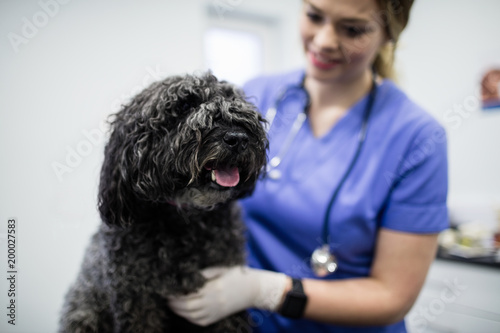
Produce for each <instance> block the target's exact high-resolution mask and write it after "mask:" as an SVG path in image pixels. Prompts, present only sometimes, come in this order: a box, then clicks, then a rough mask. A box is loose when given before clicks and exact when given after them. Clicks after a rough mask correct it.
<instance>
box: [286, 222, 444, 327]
mask: <svg viewBox="0 0 500 333" xmlns="http://www.w3.org/2000/svg"><path fill="white" fill-rule="evenodd" d="M436 248H437V234H410V233H403V232H397V231H392V230H389V229H384V228H382V229H381V230H380V231H379V234H378V237H377V245H376V253H375V258H374V261H373V265H372V271H371V275H370V277H368V278H359V279H346V280H340V281H324V280H313V279H304V280H303V286H304V291H305V293H306V295H308V303H307V306H306V309H305V314H304V316H305V317H306V318H309V319H312V320H316V321H320V322H326V323H332V324H339V325H357V326H358V325H387V324H391V323H394V322H397V321H399V320H401V319H403V318H404V316H405V315H406V313H407V312H408V311H409V310H410V308H411V307H412V305H413V303H414V302H415V300H416V298H417V296H418V294H419V292H420V289H421V287H422V285H423V283H424V281H425V277H426V275H427V271H428V269H429V266H430V264H431V262H432V260H433V259H434V256H435V254H436ZM290 285H291V283H289V284H288V287H287V289H288V288H290Z"/></svg>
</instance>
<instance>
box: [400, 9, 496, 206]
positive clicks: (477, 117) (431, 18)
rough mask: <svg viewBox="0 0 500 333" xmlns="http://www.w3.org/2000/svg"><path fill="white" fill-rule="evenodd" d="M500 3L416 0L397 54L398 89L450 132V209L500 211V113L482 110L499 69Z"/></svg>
mask: <svg viewBox="0 0 500 333" xmlns="http://www.w3.org/2000/svg"><path fill="white" fill-rule="evenodd" d="M498 13H500V2H499V1H497V0H477V1H468V0H439V1H431V0H419V1H416V2H415V5H414V8H413V13H412V19H411V21H410V25H409V27H408V30H407V31H406V32H405V33H404V35H403V36H402V41H401V48H400V52H399V54H398V59H399V68H400V72H401V84H402V86H403V87H404V88H405V90H406V91H407V92H408V93H409V94H410V95H411V96H412V97H413V98H414V99H415V100H417V101H418V102H419V103H420V104H421V105H423V106H424V107H425V108H427V110H429V111H430V112H431V113H433V114H434V116H435V117H436V118H437V119H438V120H439V121H440V122H441V123H442V124H443V125H445V127H446V129H447V134H448V139H449V146H448V148H449V162H450V167H449V171H450V197H449V199H450V200H449V202H450V205H451V207H452V208H454V207H457V209H458V208H463V206H471V209H472V208H475V207H477V206H484V209H487V210H488V209H489V210H491V209H492V207H494V206H496V207H498V208H500V173H499V170H500V150H499V148H498V145H499V143H500V131H499V130H498V129H499V128H500V112H499V111H496V112H493V111H490V112H484V111H482V110H481V109H480V107H479V103H478V101H479V99H478V92H479V84H480V81H481V76H482V74H484V71H485V70H486V69H487V68H488V67H489V66H493V65H496V67H497V68H499V67H500V38H498V36H497V35H498V34H497V33H498V32H499V31H500V20H498Z"/></svg>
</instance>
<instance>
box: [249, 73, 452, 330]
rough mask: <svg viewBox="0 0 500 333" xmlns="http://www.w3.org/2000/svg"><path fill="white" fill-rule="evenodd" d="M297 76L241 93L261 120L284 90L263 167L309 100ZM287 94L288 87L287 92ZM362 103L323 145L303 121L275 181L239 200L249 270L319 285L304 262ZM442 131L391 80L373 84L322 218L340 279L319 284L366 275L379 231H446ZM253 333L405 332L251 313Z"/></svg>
mask: <svg viewBox="0 0 500 333" xmlns="http://www.w3.org/2000/svg"><path fill="white" fill-rule="evenodd" d="M303 77H304V72H303V71H295V72H292V73H288V74H285V75H275V76H266V77H261V78H257V79H255V80H253V81H251V82H249V83H248V84H246V85H245V87H244V90H245V93H246V95H247V98H248V100H249V101H251V102H253V103H254V104H256V105H257V107H258V109H259V110H260V111H261V112H262V113H263V114H264V115H265V114H266V112H267V110H268V109H269V108H270V107H272V106H274V105H275V103H276V99H277V98H278V96H279V95H280V94H281V93H282V91H283V89H285V87H289V88H288V90H287V93H286V94H285V96H284V98H283V99H282V100H281V101H280V102H279V104H278V107H277V114H276V117H275V119H274V122H273V124H272V126H271V128H270V130H269V133H268V136H269V141H270V147H269V152H268V156H269V160H270V159H271V158H273V157H274V156H276V155H278V153H279V151H280V149H281V147H282V146H283V143H284V141H285V139H286V137H287V136H288V134H289V133H290V129H291V126H292V124H293V123H294V121H295V119H296V117H297V115H298V114H299V113H301V112H303V110H304V107H305V104H306V93H305V92H304V90H303V89H302V88H300V85H301V81H302V79H303ZM290 87H293V88H290ZM367 102H368V96H365V97H364V98H362V99H361V100H359V101H358V102H357V103H356V104H355V105H353V106H352V107H351V109H350V110H349V112H348V113H347V114H346V115H345V116H344V117H343V118H341V119H340V120H339V121H338V122H337V123H336V124H335V126H334V127H333V128H332V129H331V130H330V131H329V132H328V133H327V134H325V135H324V136H322V137H319V138H317V137H315V136H314V135H313V133H312V130H311V127H310V125H309V123H308V120H307V119H306V121H305V122H304V124H303V126H302V127H301V128H300V130H299V131H298V133H297V135H296V136H295V137H294V139H293V143H292V145H291V146H290V149H288V151H287V152H286V154H285V156H284V157H283V159H282V162H281V164H280V165H279V166H278V168H277V169H279V170H280V171H281V173H282V176H281V178H280V179H277V180H275V179H270V178H269V177H266V178H264V179H263V180H261V181H260V182H259V183H258V184H257V187H256V189H255V192H254V194H253V195H252V196H251V197H249V198H247V199H244V200H242V201H241V203H242V206H243V214H244V220H245V223H246V226H247V231H248V235H247V236H248V256H249V258H248V261H249V265H250V266H252V267H256V268H263V269H266V270H272V271H277V272H283V273H285V274H287V275H289V276H292V277H301V278H316V277H315V275H314V274H313V272H312V271H311V269H310V267H309V259H310V256H311V253H312V252H313V251H314V250H315V249H316V248H317V247H318V246H320V245H321V243H322V240H321V229H322V223H323V218H324V214H325V212H326V209H327V205H328V201H329V200H330V197H331V195H332V193H333V191H334V189H335V188H336V187H337V185H338V183H339V181H340V180H341V178H342V177H343V175H344V173H345V172H346V170H347V168H348V166H349V164H350V162H351V160H352V159H353V157H354V154H355V152H356V147H357V144H358V134H359V131H360V128H361V124H362V118H363V114H364V111H365V108H366V105H367ZM447 179H448V177H447V153H446V135H445V131H444V129H443V128H442V126H440V125H439V124H438V123H437V121H436V120H435V119H434V118H433V117H432V116H430V115H429V114H428V113H427V112H425V111H424V110H423V109H422V108H420V107H419V106H418V105H416V104H415V103H413V102H412V101H411V100H409V99H408V97H407V96H406V95H405V94H404V93H403V92H402V91H401V90H399V88H397V87H396V85H395V84H394V83H393V82H392V81H390V80H384V81H383V82H382V83H381V84H379V85H378V89H377V95H376V97H375V101H374V105H373V109H372V113H371V116H370V120H369V124H368V132H367V138H366V141H365V143H364V145H363V147H362V151H361V153H360V155H359V158H358V160H357V162H356V165H355V166H354V168H353V169H352V171H351V173H350V175H349V177H348V178H347V179H346V181H345V183H344V185H343V186H342V189H341V191H340V193H339V196H338V197H337V200H336V202H335V203H334V206H333V208H332V210H331V214H330V217H329V223H330V235H329V237H330V245H331V247H332V248H333V251H334V254H335V256H336V257H337V259H338V268H337V271H336V272H335V273H334V274H332V275H331V276H329V277H327V278H326V279H345V278H355V277H364V276H368V275H369V274H370V268H371V265H372V261H373V256H374V250H375V240H376V237H377V231H378V229H379V228H381V227H383V228H388V229H392V230H397V231H403V232H411V233H437V232H440V231H442V230H443V229H445V228H447V227H448V215H447V208H446V195H447V188H448V183H447ZM252 318H253V319H254V322H255V330H256V331H257V332H266V333H271V332H297V333H298V332H301V333H303V332H308V333H313V332H398V333H401V332H406V329H405V325H404V322H400V323H397V324H394V325H390V326H388V327H382V328H381V327H373V328H352V327H349V328H346V327H337V326H332V325H326V324H321V323H317V322H312V321H309V320H306V319H300V320H291V319H287V318H284V317H282V316H280V315H279V314H275V313H269V312H264V311H260V310H252Z"/></svg>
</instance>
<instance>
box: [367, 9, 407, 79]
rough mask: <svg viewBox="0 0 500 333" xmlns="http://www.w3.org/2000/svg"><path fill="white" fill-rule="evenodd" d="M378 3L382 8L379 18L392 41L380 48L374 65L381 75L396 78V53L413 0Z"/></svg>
mask: <svg viewBox="0 0 500 333" xmlns="http://www.w3.org/2000/svg"><path fill="white" fill-rule="evenodd" d="M377 4H378V7H379V8H380V13H379V15H378V17H377V20H378V21H379V24H381V25H382V26H383V27H384V28H385V32H386V34H387V38H389V40H390V42H388V43H386V44H385V45H384V46H383V47H382V48H381V49H380V51H379V54H378V55H377V57H376V58H375V62H374V64H373V65H374V68H375V70H376V71H377V73H378V74H379V75H380V76H382V77H386V78H394V76H395V74H394V53H395V51H396V45H397V43H398V40H399V36H400V35H401V32H403V30H404V28H405V27H406V25H407V24H408V20H409V18H410V9H411V7H412V5H413V0H377Z"/></svg>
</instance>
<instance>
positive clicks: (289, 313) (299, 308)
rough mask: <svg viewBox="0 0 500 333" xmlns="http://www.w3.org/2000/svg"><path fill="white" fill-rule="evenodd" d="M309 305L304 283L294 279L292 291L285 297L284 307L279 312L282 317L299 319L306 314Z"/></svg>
mask: <svg viewBox="0 0 500 333" xmlns="http://www.w3.org/2000/svg"><path fill="white" fill-rule="evenodd" d="M306 304H307V296H306V294H304V288H303V287H302V281H301V280H299V279H294V278H292V289H291V290H290V291H289V292H288V293H287V294H286V295H285V300H284V301H283V305H281V308H280V310H279V314H281V315H282V316H285V317H288V318H293V319H298V318H301V317H302V315H303V314H304V310H305V308H306Z"/></svg>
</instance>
